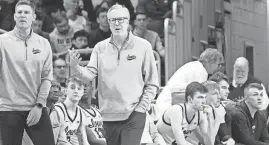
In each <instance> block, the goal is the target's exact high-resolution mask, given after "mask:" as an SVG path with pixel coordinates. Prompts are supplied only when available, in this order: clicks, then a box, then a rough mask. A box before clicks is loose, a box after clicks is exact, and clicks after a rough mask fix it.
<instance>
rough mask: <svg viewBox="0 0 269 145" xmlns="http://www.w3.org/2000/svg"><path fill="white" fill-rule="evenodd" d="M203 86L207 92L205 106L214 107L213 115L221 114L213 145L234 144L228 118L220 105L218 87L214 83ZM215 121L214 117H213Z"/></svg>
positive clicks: (205, 83) (208, 82)
mask: <svg viewBox="0 0 269 145" xmlns="http://www.w3.org/2000/svg"><path fill="white" fill-rule="evenodd" d="M203 85H204V86H205V87H206V88H207V90H208V92H207V94H206V96H207V97H206V104H207V105H210V104H212V105H214V106H215V109H214V111H215V112H213V114H216V113H218V114H222V115H223V116H222V119H221V122H220V125H219V128H218V133H217V136H216V139H215V145H223V144H224V145H234V144H235V142H234V140H233V139H232V138H231V132H230V129H231V127H230V121H231V119H230V118H227V117H230V116H229V115H227V112H226V109H225V108H224V106H222V105H221V95H220V92H221V91H220V86H219V85H218V84H217V83H216V82H214V81H206V82H204V83H203ZM214 119H215V117H214ZM228 125H229V126H228Z"/></svg>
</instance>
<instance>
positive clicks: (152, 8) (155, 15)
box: [136, 0, 175, 38]
mask: <svg viewBox="0 0 269 145" xmlns="http://www.w3.org/2000/svg"><path fill="white" fill-rule="evenodd" d="M173 1H175V0H173ZM141 9H142V10H145V11H146V13H147V14H148V17H149V24H148V29H149V30H152V31H155V32H157V33H158V34H159V36H160V37H161V38H163V36H164V33H163V25H164V24H163V22H164V19H165V18H166V15H167V13H169V10H170V9H169V6H168V0H167V1H165V0H139V1H138V5H137V7H136V11H140V10H141Z"/></svg>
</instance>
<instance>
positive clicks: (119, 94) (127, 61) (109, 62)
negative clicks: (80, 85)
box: [70, 4, 159, 145]
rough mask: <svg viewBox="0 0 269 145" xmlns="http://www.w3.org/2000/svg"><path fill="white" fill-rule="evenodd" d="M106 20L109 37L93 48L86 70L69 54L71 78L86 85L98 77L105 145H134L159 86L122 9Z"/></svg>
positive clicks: (146, 50) (146, 46) (146, 49)
mask: <svg viewBox="0 0 269 145" xmlns="http://www.w3.org/2000/svg"><path fill="white" fill-rule="evenodd" d="M107 17H108V20H109V26H110V29H111V31H112V36H111V37H110V38H108V39H106V40H103V41H101V42H99V43H97V45H95V47H94V50H93V52H92V54H91V59H90V61H89V63H88V65H87V66H86V67H81V66H79V63H80V60H81V58H79V54H78V52H77V51H74V50H73V51H70V66H71V68H72V72H74V73H73V74H72V75H74V76H79V77H80V78H82V80H84V81H86V82H89V81H91V80H93V79H94V78H95V77H96V76H98V89H99V90H98V91H99V93H98V95H99V96H98V100H99V107H100V111H101V114H102V117H103V119H104V128H105V131H106V141H107V144H108V145H118V144H124V145H127V144H128V145H138V144H139V143H140V141H141V136H142V132H143V130H144V126H145V121H146V120H145V119H146V112H147V111H148V110H149V108H150V103H151V102H152V99H153V98H154V97H155V95H156V93H157V90H158V86H159V84H158V72H157V68H156V63H155V59H154V55H153V50H152V46H151V45H150V43H149V42H148V41H146V40H144V39H142V38H139V37H137V36H134V35H133V34H132V32H130V31H128V26H129V20H130V14H129V11H128V9H127V8H126V7H124V6H122V5H119V4H115V5H113V6H112V7H111V8H110V9H109V10H108V13H107ZM125 84H128V85H125ZM101 86H102V87H101ZM134 88H135V89H134Z"/></svg>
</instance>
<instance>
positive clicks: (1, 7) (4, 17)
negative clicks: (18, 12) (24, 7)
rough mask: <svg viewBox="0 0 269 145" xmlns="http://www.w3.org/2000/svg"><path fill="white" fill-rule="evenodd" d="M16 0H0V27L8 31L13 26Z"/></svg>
mask: <svg viewBox="0 0 269 145" xmlns="http://www.w3.org/2000/svg"><path fill="white" fill-rule="evenodd" d="M16 3H17V0H5V1H3V0H0V28H1V29H4V30H6V31H10V30H12V29H13V28H14V25H15V24H14V19H13V15H14V8H15V5H16Z"/></svg>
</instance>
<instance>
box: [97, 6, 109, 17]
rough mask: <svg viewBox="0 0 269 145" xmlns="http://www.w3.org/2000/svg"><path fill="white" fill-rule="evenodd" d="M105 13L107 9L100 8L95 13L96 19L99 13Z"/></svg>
mask: <svg viewBox="0 0 269 145" xmlns="http://www.w3.org/2000/svg"><path fill="white" fill-rule="evenodd" d="M105 12H106V13H107V12H108V9H107V8H102V7H100V8H98V9H97V11H96V18H98V17H99V15H100V14H101V13H105Z"/></svg>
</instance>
